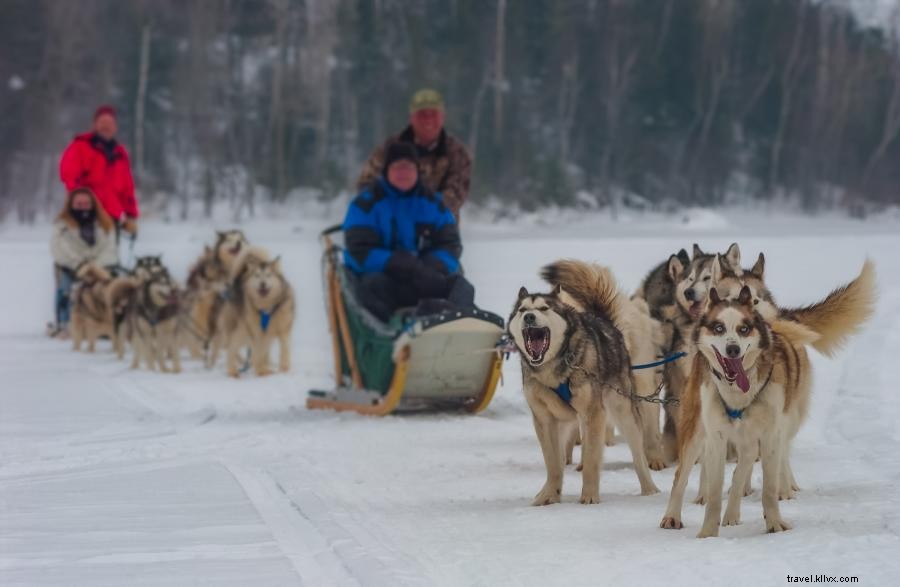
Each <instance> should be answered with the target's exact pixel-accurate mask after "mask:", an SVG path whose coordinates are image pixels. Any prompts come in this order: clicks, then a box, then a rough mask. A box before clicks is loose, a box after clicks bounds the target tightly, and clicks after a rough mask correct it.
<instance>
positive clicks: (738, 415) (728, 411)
mask: <svg viewBox="0 0 900 587" xmlns="http://www.w3.org/2000/svg"><path fill="white" fill-rule="evenodd" d="M719 399H720V400H722V407H724V408H725V415H726V416H728V419H729V420H731V421H732V422H733V421H735V420H740V419H742V418H743V417H744V410H746V409H747V408H741V409H740V410H735V409H733V408H730V407H729V406H728V404H727V403H725V398H723V397H722V396H721V395H720V396H719ZM754 399H755V398H754ZM748 407H749V406H748Z"/></svg>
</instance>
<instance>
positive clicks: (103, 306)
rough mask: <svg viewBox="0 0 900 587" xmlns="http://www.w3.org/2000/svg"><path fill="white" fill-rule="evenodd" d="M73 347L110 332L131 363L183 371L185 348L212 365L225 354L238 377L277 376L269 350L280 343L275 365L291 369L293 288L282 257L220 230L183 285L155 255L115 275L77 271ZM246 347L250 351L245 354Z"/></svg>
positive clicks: (88, 268) (96, 269)
mask: <svg viewBox="0 0 900 587" xmlns="http://www.w3.org/2000/svg"><path fill="white" fill-rule="evenodd" d="M70 303H71V308H72V318H71V330H72V332H71V336H72V342H73V347H74V349H75V350H81V346H82V343H83V342H84V341H87V350H88V351H90V352H93V351H94V349H95V345H96V341H97V338H98V337H100V336H108V337H109V338H110V339H111V340H112V344H113V349H114V350H115V352H116V354H117V355H118V357H119V358H120V359H121V358H123V357H124V354H125V349H126V345H129V346H131V349H132V353H133V355H132V356H133V358H132V362H131V367H132V368H135V369H136V368H138V367H139V366H140V365H141V364H142V363H143V364H144V365H146V367H147V368H148V369H150V370H156V369H157V368H158V369H159V370H160V371H164V372H169V371H171V372H175V373H178V372H180V371H181V360H180V353H181V350H182V349H185V348H186V349H188V350H189V352H190V355H191V357H193V358H195V359H203V360H204V362H205V364H206V366H207V367H208V368H212V367H213V366H214V365H215V363H216V361H217V359H218V356H219V354H221V352H222V351H223V350H224V351H225V354H226V369H227V372H228V375H229V376H231V377H238V376H239V374H240V372H241V370H242V368H243V367H245V365H244V363H246V367H248V368H249V366H252V367H253V369H254V371H255V372H256V374H257V375H268V374H270V373H272V367H271V365H270V356H269V355H270V350H271V348H272V345H273V343H274V342H275V341H276V340H277V341H278V346H279V356H278V369H279V370H280V371H287V370H289V369H290V351H291V349H290V336H291V327H292V325H293V322H294V293H293V290H292V288H291V286H290V284H289V283H288V282H287V280H286V279H285V277H284V275H283V274H282V271H281V265H280V261H279V258H278V257H275V258H272V257H271V256H270V255H269V253H268V252H266V251H265V250H264V249H262V248H259V247H254V246H251V245H250V244H249V243H248V242H247V239H246V237H245V236H244V234H243V232H241V231H239V230H229V231H226V232H218V233H217V235H216V244H215V245H214V246H213V247H209V246H206V247H205V248H204V251H203V254H202V255H200V257H199V258H198V259H197V261H196V262H195V263H194V265H193V266H192V267H191V269H190V271H189V273H188V278H187V283H186V286H185V287H184V288H182V287H181V286H180V285H179V284H178V283H177V282H176V281H175V280H174V279H173V278H172V276H171V275H170V273H169V270H168V269H167V268H166V267H165V266H164V265H163V264H162V261H161V258H160V257H158V256H147V257H141V258H139V259H138V260H137V262H136V264H135V267H134V270H133V271H128V272H124V273H123V274H121V275H118V276H115V275H113V274H112V273H111V272H110V271H108V270H107V269H104V268H103V267H100V266H99V265H96V264H94V263H85V264H83V265H82V266H80V267H79V268H78V270H77V272H76V281H75V283H74V284H73V286H72V290H71V293H70ZM244 349H249V355H248V356H247V358H246V359H245V358H244V356H243V355H242V351H243V350H244Z"/></svg>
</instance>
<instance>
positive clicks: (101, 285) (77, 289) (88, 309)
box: [69, 263, 113, 353]
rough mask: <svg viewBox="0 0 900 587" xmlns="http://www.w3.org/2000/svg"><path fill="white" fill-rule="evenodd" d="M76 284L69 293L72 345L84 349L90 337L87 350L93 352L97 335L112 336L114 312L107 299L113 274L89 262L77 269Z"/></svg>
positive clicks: (78, 349)
mask: <svg viewBox="0 0 900 587" xmlns="http://www.w3.org/2000/svg"><path fill="white" fill-rule="evenodd" d="M75 279H76V281H75V283H74V284H73V285H72V291H71V293H70V294H69V299H70V304H71V308H72V316H71V320H72V327H71V334H72V348H73V349H75V350H76V351H80V350H81V342H82V341H83V340H85V339H86V340H87V350H88V352H89V353H93V352H94V350H95V348H96V344H97V338H99V337H100V336H110V337H111V336H112V334H113V327H112V315H111V313H110V309H109V305H108V304H107V300H106V288H107V287H108V286H109V284H110V283H111V282H112V280H113V278H112V275H110V273H109V272H108V271H107V270H106V269H104V268H103V267H100V266H99V265H96V264H94V263H85V264H83V265H81V266H80V267H79V268H78V271H76V272H75Z"/></svg>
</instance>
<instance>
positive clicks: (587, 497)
mask: <svg viewBox="0 0 900 587" xmlns="http://www.w3.org/2000/svg"><path fill="white" fill-rule="evenodd" d="M580 501H581V503H583V504H587V505H590V504H595V503H600V491H599V490H597V491H589V490H587V489H582V490H581V500H580Z"/></svg>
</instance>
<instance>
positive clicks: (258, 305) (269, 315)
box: [208, 247, 294, 377]
mask: <svg viewBox="0 0 900 587" xmlns="http://www.w3.org/2000/svg"><path fill="white" fill-rule="evenodd" d="M293 324H294V292H293V290H292V289H291V286H290V284H288V282H287V280H286V279H285V278H284V275H283V274H282V272H281V264H280V262H279V259H278V258H275V259H270V257H269V255H268V253H266V252H265V251H264V250H262V249H259V248H256V247H247V248H245V249H244V251H243V252H242V253H241V256H240V257H238V259H237V260H236V261H235V262H234V266H233V267H232V271H231V274H230V287H229V292H228V295H227V297H226V299H225V300H224V304H223V306H222V309H221V312H220V313H219V315H218V318H217V324H216V333H215V338H214V339H213V345H212V350H211V353H210V363H209V364H208V366H212V365H213V364H214V363H215V360H216V356H217V355H218V351H219V349H220V348H222V347H223V346H224V347H225V349H226V350H227V371H228V375H229V376H230V377H237V376H238V353H239V351H240V349H242V348H244V347H246V346H249V347H250V359H251V361H252V362H253V366H254V369H255V371H256V374H257V375H269V374H271V373H272V369H271V367H270V365H269V350H270V349H271V347H272V343H273V342H274V341H275V339H278V346H279V361H278V368H279V370H281V371H288V370H290V366H291V364H290V361H291V356H290V355H291V348H290V342H291V327H292V326H293Z"/></svg>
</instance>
